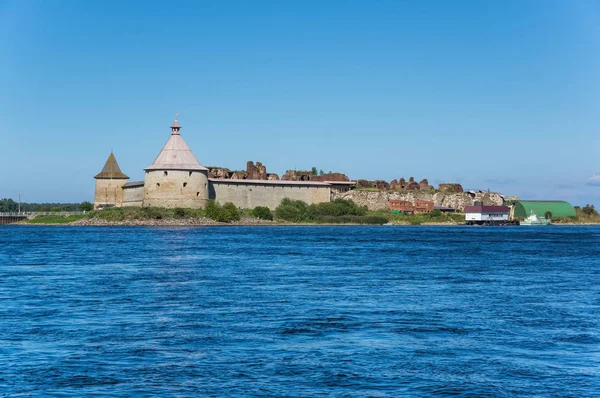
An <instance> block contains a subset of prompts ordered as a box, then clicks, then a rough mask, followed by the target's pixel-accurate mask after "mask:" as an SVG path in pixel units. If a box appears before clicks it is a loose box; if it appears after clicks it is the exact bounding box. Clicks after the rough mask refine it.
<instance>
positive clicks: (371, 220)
mask: <svg viewBox="0 0 600 398" xmlns="http://www.w3.org/2000/svg"><path fill="white" fill-rule="evenodd" d="M314 221H315V222H317V223H320V224H369V225H381V224H385V223H386V222H388V219H387V218H385V217H382V216H355V215H346V216H319V217H317V218H316V219H315V220H314Z"/></svg>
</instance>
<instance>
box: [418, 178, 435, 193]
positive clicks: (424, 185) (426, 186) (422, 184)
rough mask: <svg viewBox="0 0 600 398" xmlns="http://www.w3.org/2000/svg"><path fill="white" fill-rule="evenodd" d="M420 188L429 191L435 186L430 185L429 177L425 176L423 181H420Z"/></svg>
mask: <svg viewBox="0 0 600 398" xmlns="http://www.w3.org/2000/svg"><path fill="white" fill-rule="evenodd" d="M419 189H420V190H421V191H427V190H430V189H434V188H433V186H431V185H429V181H427V178H423V179H422V180H421V181H419Z"/></svg>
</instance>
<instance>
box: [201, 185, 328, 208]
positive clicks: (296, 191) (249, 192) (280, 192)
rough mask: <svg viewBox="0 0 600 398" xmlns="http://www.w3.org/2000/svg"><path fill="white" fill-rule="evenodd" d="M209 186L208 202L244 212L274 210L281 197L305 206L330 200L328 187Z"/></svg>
mask: <svg viewBox="0 0 600 398" xmlns="http://www.w3.org/2000/svg"><path fill="white" fill-rule="evenodd" d="M209 187H210V194H209V198H210V199H214V200H216V201H217V202H219V203H221V204H224V203H227V202H231V203H233V204H234V205H236V206H238V207H241V208H244V209H253V208H255V207H257V206H266V207H268V208H270V209H271V210H274V209H275V208H276V207H277V206H279V204H280V203H281V201H282V200H283V199H285V198H288V199H293V200H302V201H304V202H306V203H308V204H311V203H321V202H329V201H330V200H331V186H330V185H328V184H315V183H295V182H289V183H285V182H283V181H264V180H212V179H211V180H210V185H209Z"/></svg>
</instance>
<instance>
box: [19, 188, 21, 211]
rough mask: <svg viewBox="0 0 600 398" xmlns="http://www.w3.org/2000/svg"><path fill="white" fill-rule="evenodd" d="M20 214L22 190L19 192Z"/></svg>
mask: <svg viewBox="0 0 600 398" xmlns="http://www.w3.org/2000/svg"><path fill="white" fill-rule="evenodd" d="M19 214H21V192H19Z"/></svg>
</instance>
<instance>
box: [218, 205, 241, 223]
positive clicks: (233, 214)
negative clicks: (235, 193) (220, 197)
mask: <svg viewBox="0 0 600 398" xmlns="http://www.w3.org/2000/svg"><path fill="white" fill-rule="evenodd" d="M221 212H222V213H223V217H222V218H223V222H231V221H239V220H240V218H241V216H240V211H239V209H238V208H237V206H236V205H234V204H233V203H231V202H227V203H225V204H224V205H223V207H222V208H221Z"/></svg>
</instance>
